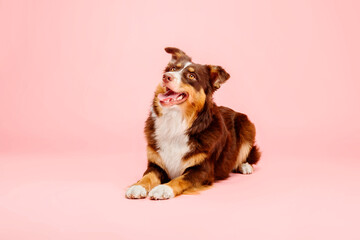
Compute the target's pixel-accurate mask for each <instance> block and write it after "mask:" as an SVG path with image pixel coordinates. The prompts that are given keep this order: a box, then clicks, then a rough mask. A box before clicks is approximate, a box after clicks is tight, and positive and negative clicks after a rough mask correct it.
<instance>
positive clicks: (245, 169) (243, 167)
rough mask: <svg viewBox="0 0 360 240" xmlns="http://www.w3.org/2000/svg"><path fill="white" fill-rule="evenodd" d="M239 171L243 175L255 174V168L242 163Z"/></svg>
mask: <svg viewBox="0 0 360 240" xmlns="http://www.w3.org/2000/svg"><path fill="white" fill-rule="evenodd" d="M239 171H240V172H241V173H242V174H251V173H253V167H252V166H251V165H250V164H249V163H247V162H246V163H242V164H241V165H240V167H239Z"/></svg>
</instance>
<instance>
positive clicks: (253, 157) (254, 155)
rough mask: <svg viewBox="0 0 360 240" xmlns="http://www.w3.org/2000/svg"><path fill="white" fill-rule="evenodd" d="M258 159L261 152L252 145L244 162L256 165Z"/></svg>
mask: <svg viewBox="0 0 360 240" xmlns="http://www.w3.org/2000/svg"><path fill="white" fill-rule="evenodd" d="M260 157H261V152H260V150H259V147H258V146H256V145H254V146H253V147H252V148H251V150H250V153H249V155H248V157H247V158H246V161H247V162H248V163H250V164H256V163H257V162H258V161H259V160H260Z"/></svg>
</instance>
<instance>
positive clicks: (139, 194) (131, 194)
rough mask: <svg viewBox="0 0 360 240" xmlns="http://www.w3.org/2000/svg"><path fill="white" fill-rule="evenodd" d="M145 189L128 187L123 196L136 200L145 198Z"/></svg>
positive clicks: (137, 186) (136, 186)
mask: <svg viewBox="0 0 360 240" xmlns="http://www.w3.org/2000/svg"><path fill="white" fill-rule="evenodd" d="M146 194H147V192H146V189H145V188H144V187H143V186H140V185H134V186H131V187H129V189H128V190H127V191H126V194H125V196H126V197H127V198H132V199H138V198H146Z"/></svg>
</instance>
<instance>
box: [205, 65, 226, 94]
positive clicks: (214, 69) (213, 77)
mask: <svg viewBox="0 0 360 240" xmlns="http://www.w3.org/2000/svg"><path fill="white" fill-rule="evenodd" d="M206 66H207V67H208V69H209V71H210V83H211V86H212V88H213V90H214V91H216V90H217V89H219V88H220V86H221V84H223V83H224V82H226V80H228V79H229V78H230V74H228V73H227V72H226V71H225V70H224V69H223V68H222V67H220V66H212V65H206Z"/></svg>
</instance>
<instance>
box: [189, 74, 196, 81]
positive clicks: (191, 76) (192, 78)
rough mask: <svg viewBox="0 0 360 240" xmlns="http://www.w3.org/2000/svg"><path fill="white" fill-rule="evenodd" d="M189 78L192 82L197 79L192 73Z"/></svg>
mask: <svg viewBox="0 0 360 240" xmlns="http://www.w3.org/2000/svg"><path fill="white" fill-rule="evenodd" d="M188 78H189V79H191V80H195V79H196V77H195V74H192V73H190V74H189V75H188Z"/></svg>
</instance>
